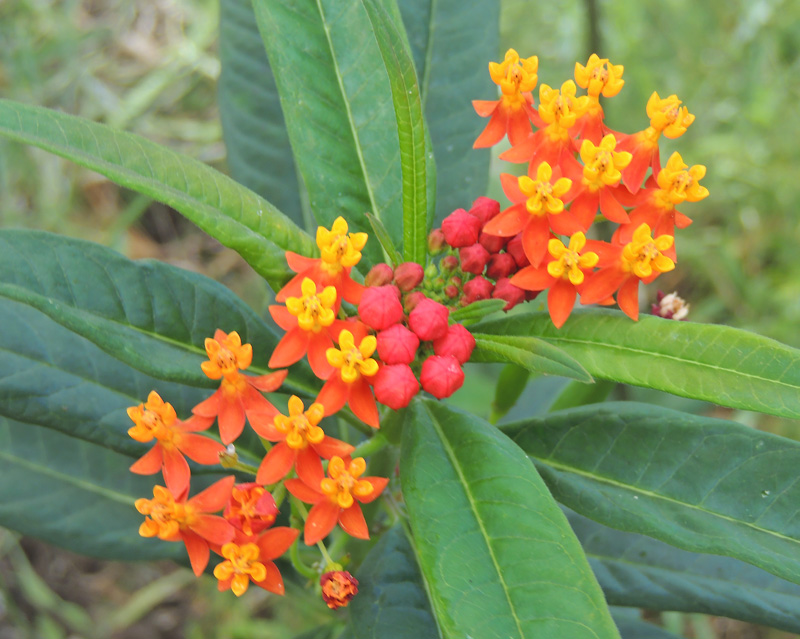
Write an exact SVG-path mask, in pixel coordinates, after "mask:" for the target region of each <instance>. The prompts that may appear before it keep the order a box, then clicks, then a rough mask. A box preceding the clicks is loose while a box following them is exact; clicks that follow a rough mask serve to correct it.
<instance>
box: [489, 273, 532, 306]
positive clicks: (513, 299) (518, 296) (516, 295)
mask: <svg viewBox="0 0 800 639" xmlns="http://www.w3.org/2000/svg"><path fill="white" fill-rule="evenodd" d="M492 297H493V298H494V299H497V300H505V301H506V302H508V304H506V305H505V306H504V307H503V310H504V311H510V310H511V309H512V308H514V307H515V306H516V305H517V304H519V303H520V302H522V301H524V300H525V291H523V290H522V289H521V288H519V287H518V286H514V285H513V284H512V283H511V280H510V279H508V278H507V277H504V278H503V279H501V280H499V281H498V282H497V284H496V285H495V287H494V292H493V293H492Z"/></svg>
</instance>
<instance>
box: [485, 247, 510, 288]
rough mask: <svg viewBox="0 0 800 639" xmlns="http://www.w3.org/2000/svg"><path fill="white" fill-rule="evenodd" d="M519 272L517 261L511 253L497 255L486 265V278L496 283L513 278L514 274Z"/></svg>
mask: <svg viewBox="0 0 800 639" xmlns="http://www.w3.org/2000/svg"><path fill="white" fill-rule="evenodd" d="M516 272H517V261H516V260H515V259H514V258H513V257H512V256H511V254H510V253H495V254H494V255H492V256H491V257H490V258H489V263H488V264H487V265H486V277H488V278H489V279H493V280H494V281H495V282H496V281H497V280H501V279H503V278H504V277H511V274H512V273H516Z"/></svg>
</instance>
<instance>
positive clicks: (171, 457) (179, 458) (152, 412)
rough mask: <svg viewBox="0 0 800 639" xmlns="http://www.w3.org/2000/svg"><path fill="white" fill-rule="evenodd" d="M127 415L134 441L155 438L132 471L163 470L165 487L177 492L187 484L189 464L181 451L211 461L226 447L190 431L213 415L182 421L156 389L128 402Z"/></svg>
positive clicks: (208, 422) (200, 460) (149, 472)
mask: <svg viewBox="0 0 800 639" xmlns="http://www.w3.org/2000/svg"><path fill="white" fill-rule="evenodd" d="M128 417H130V418H131V420H133V423H134V424H135V426H133V427H132V428H129V429H128V435H130V436H131V437H132V438H133V439H135V440H136V441H137V442H143V443H146V442H149V441H152V440H154V439H155V440H156V445H155V446H153V447H152V448H151V449H150V450H149V451H148V452H147V453H146V454H145V455H144V456H143V457H142V458H141V459H139V460H138V461H137V462H135V463H134V464H133V465H132V466H131V468H130V470H131V472H133V473H136V474H137V475H152V474H154V473H157V472H158V471H160V470H163V471H164V481H165V482H166V484H167V487H168V488H169V489H170V490H171V491H173V492H174V493H176V494H180V493H182V492H183V491H184V490H186V489H187V488H188V487H189V478H190V471H189V464H187V463H186V459H185V458H184V455H186V457H188V458H189V459H192V460H194V461H196V462H197V463H198V464H209V465H212V464H218V463H219V454H220V453H221V452H222V451H224V450H225V447H224V446H223V445H222V444H220V443H219V442H215V441H214V440H213V439H209V438H208V437H203V436H202V435H195V434H194V432H193V431H198V430H205V429H206V428H208V427H209V426H211V422H213V421H214V419H213V418H208V417H200V416H198V415H194V416H192V417H191V418H189V419H187V420H186V421H185V422H182V421H180V420H179V419H178V416H177V414H176V413H175V409H174V408H173V407H172V404H170V403H169V402H165V401H164V400H163V399H161V396H160V395H159V394H158V393H156V392H155V391H151V392H150V394H149V395H148V396H147V402H146V403H145V404H139V405H138V406H131V407H130V408H129V409H128Z"/></svg>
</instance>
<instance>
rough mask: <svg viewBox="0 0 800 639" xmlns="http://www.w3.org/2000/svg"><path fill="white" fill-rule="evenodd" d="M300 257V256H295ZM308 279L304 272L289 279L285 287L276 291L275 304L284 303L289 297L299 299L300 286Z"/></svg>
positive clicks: (300, 294) (300, 293)
mask: <svg viewBox="0 0 800 639" xmlns="http://www.w3.org/2000/svg"><path fill="white" fill-rule="evenodd" d="M286 254H287V255H288V254H289V252H288V251H287V252H286ZM297 257H301V256H299V255H298V256H297ZM306 277H308V276H307V275H306V273H305V272H301V273H300V274H298V275H295V276H294V277H293V278H292V279H290V280H289V281H288V282H287V283H286V285H285V286H284V287H283V288H282V289H281V290H280V291H278V294H277V295H275V301H276V302H285V301H286V300H287V299H288V298H290V297H301V296H302V290H301V288H300V285H301V284H302V283H303V280H304V279H305V278H306ZM311 279H313V278H311Z"/></svg>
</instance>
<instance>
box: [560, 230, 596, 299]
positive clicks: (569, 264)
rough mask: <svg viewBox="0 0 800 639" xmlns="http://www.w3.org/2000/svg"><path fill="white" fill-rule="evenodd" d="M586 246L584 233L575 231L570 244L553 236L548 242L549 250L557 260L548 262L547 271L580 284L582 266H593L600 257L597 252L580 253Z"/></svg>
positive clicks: (576, 284)
mask: <svg viewBox="0 0 800 639" xmlns="http://www.w3.org/2000/svg"><path fill="white" fill-rule="evenodd" d="M584 246H586V236H585V235H584V234H583V233H580V232H578V233H575V234H574V235H573V236H572V237H571V238H570V240H569V246H568V247H567V246H564V243H563V242H562V241H561V240H559V239H557V238H553V239H551V240H550V241H548V242H547V250H548V252H549V253H550V255H552V256H553V257H554V258H555V260H554V261H552V262H549V263H548V264H547V272H548V273H549V274H550V275H552V276H553V277H557V278H567V279H569V281H570V282H571V283H572V284H574V285H575V286H578V285H580V284H583V277H584V275H583V271H581V269H582V268H593V267H595V266H596V265H597V262H598V260H599V259H600V258H599V257H598V255H597V253H585V254H584V255H580V251H581V250H582V249H583V247H584Z"/></svg>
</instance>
